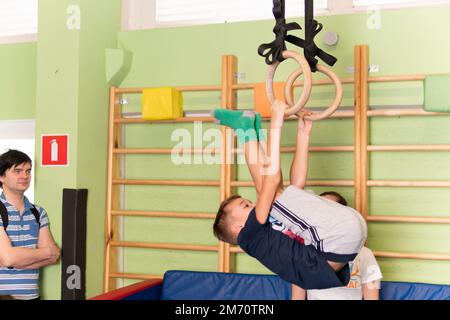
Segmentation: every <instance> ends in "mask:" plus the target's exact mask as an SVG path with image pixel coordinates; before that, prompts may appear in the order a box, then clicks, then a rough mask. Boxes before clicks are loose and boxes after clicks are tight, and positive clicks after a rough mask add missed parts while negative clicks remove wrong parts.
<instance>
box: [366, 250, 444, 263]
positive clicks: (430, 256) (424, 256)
mask: <svg viewBox="0 0 450 320" xmlns="http://www.w3.org/2000/svg"><path fill="white" fill-rule="evenodd" d="M373 253H374V255H375V256H376V257H379V258H392V259H417V260H437V261H450V254H434V253H406V252H390V251H374V252H373Z"/></svg>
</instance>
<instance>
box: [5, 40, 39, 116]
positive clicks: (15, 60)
mask: <svg viewBox="0 0 450 320" xmlns="http://www.w3.org/2000/svg"><path fill="white" fill-rule="evenodd" d="M0 70H1V71H0V119H1V120H16V119H33V118H34V115H35V108H36V43H23V44H7V45H0Z"/></svg>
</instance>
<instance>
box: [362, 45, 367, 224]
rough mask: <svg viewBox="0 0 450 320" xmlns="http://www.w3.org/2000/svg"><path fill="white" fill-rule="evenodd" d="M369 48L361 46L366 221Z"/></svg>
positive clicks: (365, 213) (365, 217)
mask: <svg viewBox="0 0 450 320" xmlns="http://www.w3.org/2000/svg"><path fill="white" fill-rule="evenodd" d="M368 78H369V48H368V46H366V45H365V46H361V112H360V116H361V211H360V212H361V213H362V215H363V217H364V219H366V220H367V216H368V213H369V212H368V211H369V210H368V195H367V179H368V170H369V159H368V155H367V146H368V143H369V141H368V136H367V132H368V118H367V111H368V108H369V81H368Z"/></svg>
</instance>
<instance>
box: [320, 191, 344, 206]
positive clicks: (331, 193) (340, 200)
mask: <svg viewBox="0 0 450 320" xmlns="http://www.w3.org/2000/svg"><path fill="white" fill-rule="evenodd" d="M320 196H321V197H323V196H333V197H335V198H336V202H337V203H340V204H342V205H344V206H347V205H348V204H347V200H345V198H344V197H343V196H341V195H340V194H339V193H337V192H335V191H326V192H323V193H321V194H320Z"/></svg>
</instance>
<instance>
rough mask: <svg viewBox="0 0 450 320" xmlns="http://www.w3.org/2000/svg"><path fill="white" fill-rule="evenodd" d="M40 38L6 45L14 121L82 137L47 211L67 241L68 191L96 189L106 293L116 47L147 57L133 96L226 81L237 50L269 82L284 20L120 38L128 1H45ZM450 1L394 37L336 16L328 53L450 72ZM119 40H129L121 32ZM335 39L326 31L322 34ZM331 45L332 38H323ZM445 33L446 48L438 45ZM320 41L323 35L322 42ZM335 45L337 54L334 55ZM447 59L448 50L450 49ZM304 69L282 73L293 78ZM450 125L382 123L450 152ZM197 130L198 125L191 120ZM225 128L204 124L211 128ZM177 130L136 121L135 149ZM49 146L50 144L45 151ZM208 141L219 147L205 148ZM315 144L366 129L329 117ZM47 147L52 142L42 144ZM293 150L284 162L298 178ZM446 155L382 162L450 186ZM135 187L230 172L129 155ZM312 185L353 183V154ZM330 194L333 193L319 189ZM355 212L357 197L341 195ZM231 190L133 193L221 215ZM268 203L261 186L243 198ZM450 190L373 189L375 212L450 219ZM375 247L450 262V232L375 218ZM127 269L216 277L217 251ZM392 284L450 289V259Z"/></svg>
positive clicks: (192, 225)
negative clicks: (224, 62) (271, 54)
mask: <svg viewBox="0 0 450 320" xmlns="http://www.w3.org/2000/svg"><path fill="white" fill-rule="evenodd" d="M39 4H40V7H39V12H40V13H39V14H40V16H39V30H40V35H39V41H38V43H29V44H13V45H0V70H1V72H0V101H1V103H0V119H7V120H10V119H30V118H35V119H36V125H37V129H36V136H39V135H40V134H42V133H61V132H62V133H69V134H70V135H71V140H70V167H68V168H59V169H54V170H51V169H48V168H46V169H43V168H40V167H39V164H38V165H37V166H36V169H37V172H36V174H37V179H36V182H37V185H36V202H37V203H38V204H40V205H43V206H44V207H45V208H46V209H47V211H48V212H49V215H50V219H51V223H52V232H53V234H54V235H55V239H56V241H57V242H58V243H59V244H60V243H61V189H62V188H64V187H69V188H88V189H89V192H90V193H89V203H88V234H87V240H88V249H87V250H88V256H87V263H88V265H87V296H88V297H90V296H93V295H96V294H99V293H100V292H101V291H102V282H103V246H104V219H105V214H104V212H105V185H106V141H107V112H108V110H107V109H108V85H107V84H106V81H105V70H104V65H105V59H104V49H105V48H115V47H116V46H117V43H119V47H120V48H124V49H127V50H129V51H130V52H131V53H132V54H133V60H132V65H131V70H130V73H129V74H128V76H127V77H126V79H125V80H124V81H123V82H122V84H121V86H122V87H142V86H148V87H152V86H163V85H164V86H166V85H171V86H176V85H195V84H198V85H204V84H219V83H220V72H221V56H222V55H224V54H233V55H236V56H237V57H238V59H239V67H238V68H239V72H242V73H245V79H244V80H241V82H262V81H263V80H264V78H265V72H266V66H265V65H264V62H263V59H262V58H261V57H259V56H258V55H257V54H256V49H257V47H258V46H259V45H260V44H261V43H263V42H269V41H271V40H272V38H273V35H272V32H271V30H272V28H273V22H272V21H259V22H245V23H232V24H217V25H208V26H195V27H183V28H169V29H158V30H143V31H133V32H119V33H118V30H119V23H120V1H119V0H114V1H110V0H109V1H106V0H102V1H87V0H77V1H66V0H64V1H62V0H58V1H56V0H41V1H40V2H39ZM72 4H75V5H79V6H80V7H81V8H82V11H81V13H82V24H81V29H80V30H72V31H69V30H67V28H65V24H66V19H67V12H66V9H67V7H68V5H72ZM449 16H450V6H440V7H433V8H419V9H404V10H392V11H383V12H382V15H381V19H382V20H381V29H379V30H370V29H368V28H367V26H366V22H367V19H368V18H369V15H368V14H365V13H362V14H353V15H341V16H326V17H325V16H324V17H319V20H320V21H321V22H322V23H323V24H324V26H325V28H324V31H323V32H325V31H336V32H338V33H339V34H340V42H339V45H338V46H337V47H336V48H326V50H327V51H328V52H330V53H332V54H334V55H336V56H337V57H338V58H339V62H338V63H337V65H336V66H335V68H334V70H335V71H336V72H337V73H338V74H339V75H340V76H342V77H349V76H351V74H349V73H347V67H348V66H352V65H353V47H354V46H355V45H357V44H368V45H369V46H370V62H371V64H377V65H379V67H380V72H379V73H377V74H374V75H384V74H411V73H449V72H450V61H449V60H448V59H446V54H445V53H447V52H449V50H450V43H449V42H448V41H442V40H441V38H444V37H448V34H447V32H448V31H447V30H450V19H448V17H449ZM117 34H118V35H117ZM321 35H323V33H322V34H321ZM320 37H321V36H319V38H320ZM437 37H439V39H437ZM318 43H320V40H319V41H318ZM324 49H325V48H324ZM440 52H443V54H440ZM293 67H294V64H293V63H291V62H287V63H285V64H283V65H282V66H281V67H280V70H279V77H278V80H280V81H281V80H284V79H285V78H286V76H287V75H288V74H289V73H290V72H291V70H292V68H293ZM345 90H346V92H345V95H344V100H343V105H344V106H351V105H352V104H353V92H352V87H351V86H345ZM332 95H333V92H332V90H330V89H329V88H314V95H313V98H312V102H311V105H312V106H323V105H325V104H327V103H328V102H329V101H330V100H331V96H332ZM128 98H129V99H130V105H128V106H126V107H125V111H137V110H139V109H140V96H139V95H134V96H129V97H128ZM184 98H185V109H187V110H206V109H212V108H215V107H218V106H220V96H219V94H218V93H190V94H185V97H184ZM422 102H423V93H422V85H421V84H420V83H408V84H391V85H389V86H386V85H371V93H370V103H371V104H372V105H419V104H422ZM252 104H253V97H252V94H251V92H249V91H244V92H241V93H239V108H252V107H253V106H252ZM448 121H449V117H436V118H428V117H395V118H373V119H371V120H370V128H371V131H370V132H371V134H370V141H371V143H372V144H416V143H417V144H421V143H424V144H426V143H430V144H449V137H450V128H449V126H448V125H447V124H448ZM176 128H177V129H183V128H184V129H187V130H189V131H191V132H192V134H193V126H192V125H191V124H180V125H177V127H176ZM209 128H215V125H212V124H204V125H203V131H205V130H207V129H209ZM294 128H295V123H293V122H289V123H287V125H286V128H285V130H284V135H283V145H285V146H292V145H293V143H294V138H295V130H294ZM174 129H175V127H174V126H173V125H168V124H165V125H162V124H161V125H151V126H145V125H128V126H127V127H126V130H125V135H126V141H127V146H128V147H158V148H163V147H172V146H174V145H175V142H172V141H171V140H170V135H171V134H172V132H173V130H174ZM38 143H39V142H38ZM205 143H206V142H205ZM312 144H313V145H341V144H342V145H352V144H353V121H352V120H350V119H333V120H326V121H322V122H319V123H317V124H315V129H314V135H313V138H312ZM36 151H37V152H39V151H40V145H37V149H36ZM291 157H292V156H291V155H284V156H283V169H284V172H285V173H286V172H287V171H288V169H289V164H290V160H291ZM449 160H450V156H449V154H448V153H445V152H432V153H426V154H422V153H416V152H405V153H373V154H371V156H370V164H371V166H370V177H371V178H372V179H401V180H402V179H405V180H408V179H423V180H428V179H438V180H450V169H449V167H448V165H447V164H448V163H449ZM126 177H127V178H141V177H143V178H148V179H159V178H161V179H199V180H202V179H205V180H216V179H218V177H219V167H218V166H217V165H211V166H206V165H199V164H192V165H186V166H181V167H180V166H175V165H173V164H172V163H171V161H170V156H135V155H130V156H127V157H126ZM238 177H239V179H240V180H249V179H250V176H249V174H248V172H247V169H246V167H245V166H243V165H240V166H239V167H238ZM309 178H310V179H349V180H351V179H353V156H352V154H350V153H336V154H334V153H333V154H331V155H330V154H320V153H317V154H316V153H313V154H311V165H310V171H309ZM313 189H314V190H315V191H316V192H321V191H324V190H326V189H327V188H313ZM336 190H337V191H339V192H341V193H342V194H343V195H344V196H345V197H346V198H347V199H348V200H349V202H350V204H353V201H354V199H353V188H347V187H344V188H336ZM218 191H219V190H218V188H201V187H193V188H191V189H187V188H181V187H151V186H150V187H144V186H129V187H126V188H125V207H126V209H141V210H167V211H170V210H178V211H201V212H215V211H216V210H217V206H218V202H219V193H218ZM237 191H238V192H239V193H241V194H242V195H244V196H248V197H251V198H254V196H255V195H254V192H253V191H252V189H251V188H239V189H238V190H237ZM449 193H450V192H449V191H448V189H433V188H431V189H425V188H414V189H394V188H372V189H371V190H370V193H369V196H370V213H371V214H374V215H420V216H434V215H436V216H450V210H449V208H450V194H449ZM211 225H212V221H209V220H201V221H197V220H191V219H156V218H149V219H139V218H126V219H125V234H124V238H125V239H126V240H136V241H154V242H174V243H193V244H215V243H216V240H215V239H214V238H213V236H212V232H211ZM369 230H370V236H369V242H368V245H369V247H371V248H372V249H374V250H395V251H412V252H436V253H437V252H440V253H447V252H449V250H450V248H449V245H448V241H445V240H446V239H448V234H449V231H450V228H449V227H448V226H445V225H443V226H436V225H422V224H392V223H377V224H375V223H371V224H370V226H369ZM125 261H126V263H125V271H127V272H136V273H150V274H158V273H163V272H164V271H165V270H167V269H191V270H205V271H206V270H216V268H217V255H216V254H213V253H197V252H179V251H178V252H177V251H165V250H145V249H132V250H126V251H125ZM379 262H380V265H381V267H382V271H383V273H384V276H385V279H386V280H400V281H418V282H434V283H448V284H450V272H449V271H450V264H449V263H446V262H431V261H416V260H396V259H379ZM236 270H237V271H238V272H256V273H260V272H267V270H265V269H264V268H263V267H261V266H260V265H259V263H258V262H256V261H254V260H253V259H250V258H248V257H247V256H245V255H238V257H237V259H236ZM60 273H61V270H60V266H59V265H58V266H53V267H49V268H45V269H44V273H43V279H42V280H43V281H42V282H43V286H42V287H43V294H44V298H46V299H58V298H59V290H60Z"/></svg>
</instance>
